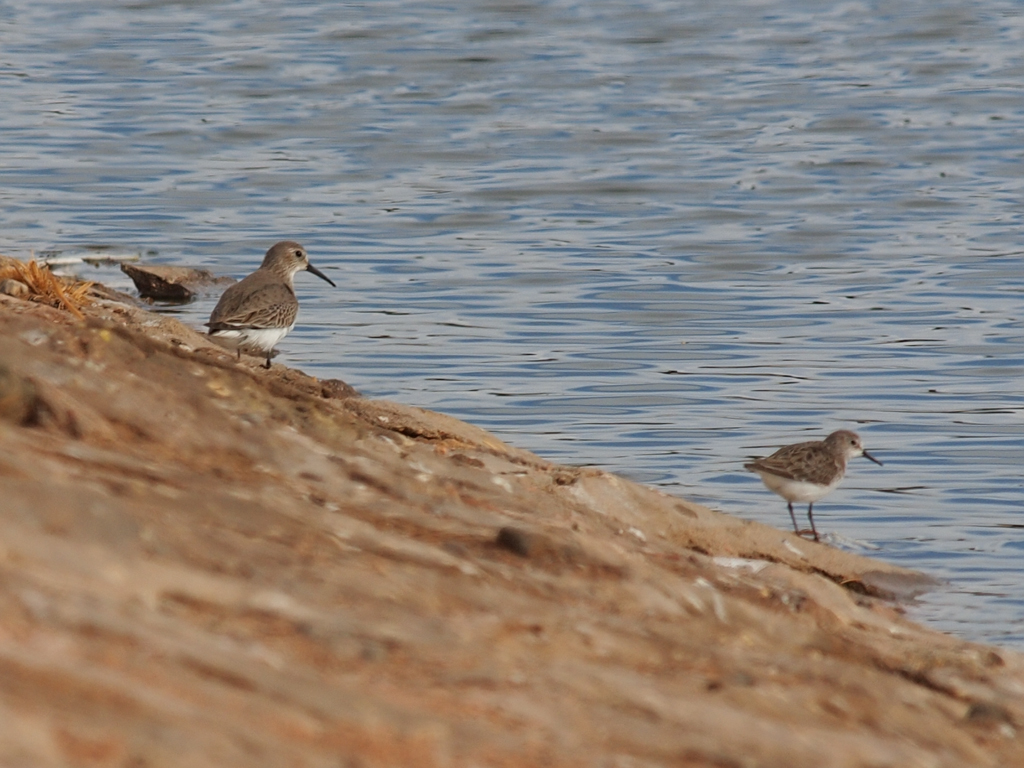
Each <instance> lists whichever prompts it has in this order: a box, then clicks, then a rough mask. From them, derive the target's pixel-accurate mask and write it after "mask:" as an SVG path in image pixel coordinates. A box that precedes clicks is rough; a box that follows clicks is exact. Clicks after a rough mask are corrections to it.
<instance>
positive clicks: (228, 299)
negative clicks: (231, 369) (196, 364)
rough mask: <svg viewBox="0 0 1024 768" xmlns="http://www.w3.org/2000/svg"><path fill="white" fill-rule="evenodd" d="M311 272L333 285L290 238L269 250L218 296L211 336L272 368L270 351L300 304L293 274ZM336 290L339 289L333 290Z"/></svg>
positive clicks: (289, 327) (209, 323)
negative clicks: (262, 359) (251, 271)
mask: <svg viewBox="0 0 1024 768" xmlns="http://www.w3.org/2000/svg"><path fill="white" fill-rule="evenodd" d="M303 270H305V271H306V272H312V273H313V274H314V275H316V276H317V277H319V278H321V279H323V280H326V281H327V282H328V283H330V284H331V285H332V286H334V282H333V281H332V280H331V279H330V278H329V277H327V275H325V274H324V273H323V272H321V271H320V270H319V269H317V268H316V267H314V266H313V265H312V264H310V263H309V255H308V254H307V253H306V249H305V248H303V247H302V246H301V245H299V244H298V243H295V242H292V241H291V240H284V241H282V242H280V243H278V244H277V245H275V246H273V247H272V248H271V249H270V250H269V251H267V255H266V256H264V257H263V263H262V264H260V268H259V269H257V270H256V271H255V272H253V273H252V274H251V275H248V276H247V277H245V278H243V279H242V280H241V281H239V282H237V283H235V284H234V285H232V286H231V287H230V288H228V289H227V290H226V291H224V295H223V296H221V297H220V301H218V302H217V306H216V307H214V308H213V313H212V314H211V315H210V322H208V323H207V324H206V325H208V326H209V327H210V336H211V337H212V338H213V339H215V340H216V341H217V342H218V343H220V344H222V345H224V346H226V347H229V348H231V349H234V350H237V351H238V356H239V357H241V356H242V352H248V353H250V354H253V355H256V356H258V357H265V358H266V363H265V364H264V366H263V367H264V368H269V367H270V358H272V357H273V356H274V347H275V346H276V345H277V343H278V342H279V341H281V339H283V338H284V337H285V336H287V335H288V332H289V331H291V329H292V328H294V327H295V317H296V315H298V313H299V300H298V299H297V298H295V283H294V279H295V273H296V272H302V271H303ZM334 287H337V286H334Z"/></svg>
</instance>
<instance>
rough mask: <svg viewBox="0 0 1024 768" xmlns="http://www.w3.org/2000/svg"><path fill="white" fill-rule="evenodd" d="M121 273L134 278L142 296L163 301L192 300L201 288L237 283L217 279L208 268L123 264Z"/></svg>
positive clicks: (229, 279) (227, 278) (227, 279)
mask: <svg viewBox="0 0 1024 768" xmlns="http://www.w3.org/2000/svg"><path fill="white" fill-rule="evenodd" d="M121 271H122V272H124V273H125V274H126V275H128V277H130V278H131V279H132V282H133V283H135V287H136V288H138V290H139V295H140V296H142V297H143V298H145V299H157V300H159V301H191V300H192V299H193V298H195V295H196V292H197V289H198V288H202V287H205V286H211V285H220V284H224V283H232V282H234V280H232V279H231V278H230V277H214V276H213V274H211V273H210V271H209V270H207V269H193V268H192V267H171V266H163V265H154V266H144V267H142V266H138V265H136V264H122V265H121Z"/></svg>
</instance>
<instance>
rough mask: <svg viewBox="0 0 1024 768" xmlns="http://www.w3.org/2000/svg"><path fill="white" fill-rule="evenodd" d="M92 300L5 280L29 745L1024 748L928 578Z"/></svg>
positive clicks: (493, 755) (138, 756)
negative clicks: (14, 286)
mask: <svg viewBox="0 0 1024 768" xmlns="http://www.w3.org/2000/svg"><path fill="white" fill-rule="evenodd" d="M82 311H83V312H84V313H85V315H86V322H84V323H82V322H80V321H76V320H75V319H74V318H73V317H72V316H71V315H69V314H68V313H66V312H61V311H58V310H56V309H53V308H51V307H48V306H44V305H41V304H38V303H33V302H23V301H18V300H15V299H12V298H10V297H7V296H2V295H0V360H2V361H3V368H2V369H0V414H2V415H3V417H4V418H3V420H2V421H0V492H2V495H0V765H32V766H63V765H118V766H123V765H146V766H149V767H150V768H160V767H161V766H179V765H217V766H246V768H260V767H261V766H268V767H269V766H280V765H302V766H313V767H315V766H337V765H364V766H427V768H431V767H432V766H446V767H447V766H451V767H452V768H457V767H458V766H469V765H479V766H540V765H543V766H554V767H555V768H559V767H561V766H612V765H623V766H625V765H638V766H639V765H644V766H670V765H687V766H752V767H756V768H811V767H812V766H813V768H859V767H861V766H879V767H881V766H892V767H894V768H895V767H897V766H898V767H900V768H902V766H929V767H930V768H953V767H954V766H956V767H958V768H959V767H961V766H971V767H973V766H979V767H980V766H1016V765H1024V740H1022V739H1021V738H1020V735H1019V729H1020V728H1021V727H1022V724H1024V694H1022V691H1024V657H1022V656H1021V654H1018V653H1014V652H1012V651H1009V650H1005V649H999V650H998V652H996V650H995V649H992V648H988V647H985V646H981V645H976V644H972V643H967V642H963V641H960V640H957V639H955V638H952V637H949V636H946V635H943V634H940V633H938V632H934V631H931V630H929V629H926V628H923V627H920V626H917V625H915V624H913V623H912V622H909V621H907V620H906V619H905V618H904V617H903V616H902V615H901V613H900V611H899V610H898V609H897V607H895V606H893V605H891V604H889V603H887V602H884V601H883V600H881V599H879V598H878V597H877V596H875V595H878V594H883V593H899V592H901V591H903V590H904V589H905V588H906V586H907V585H914V584H916V578H917V577H916V576H915V574H913V573H912V572H910V571H907V570H905V569H902V568H898V567H896V566H893V565H889V564H886V563H882V562H878V561H874V560H870V559H868V558H864V557H860V556H857V555H854V554H851V553H847V552H843V551H840V550H836V549H833V548H831V547H829V546H827V545H824V544H817V543H814V542H808V541H804V540H802V539H799V538H798V537H796V536H795V535H794V534H792V533H791V532H786V531H782V530H778V529H775V528H770V527H768V526H765V525H760V524H757V523H751V522H745V521H742V520H738V519H736V518H733V517H730V516H728V515H724V514H721V513H718V512H715V511H713V510H710V509H708V508H706V507H702V506H700V505H697V504H693V503H690V502H687V501H685V500H683V499H680V498H677V497H674V496H669V495H667V494H664V493H661V492H659V491H656V490H654V489H651V488H646V487H644V486H640V485H637V484H635V483H632V482H629V481H627V480H625V479H623V478H619V477H616V476H614V475H611V474H608V473H604V472H600V471H597V470H592V469H586V470H583V469H572V468H568V467H560V466H557V465H554V464H551V463H550V462H547V461H545V460H543V459H542V458H540V457H538V456H535V455H534V454H531V453H529V452H528V451H525V450H522V449H515V448H511V447H509V446H507V445H506V444H504V443H503V442H502V441H501V440H499V439H498V438H497V437H495V436H494V435H490V434H488V433H487V432H485V431H483V430H481V429H479V428H477V427H473V426H471V425H468V424H464V423H462V422H459V421H457V420H456V419H453V418H451V417H448V416H443V415H440V414H434V413H431V412H430V411H425V410H422V409H419V408H414V407H411V406H404V405H400V404H397V403H387V402H382V401H374V400H367V399H364V398H359V397H345V396H343V397H334V396H326V395H328V394H329V393H333V392H339V393H342V394H344V393H345V389H344V386H343V383H340V382H339V383H334V384H327V383H325V382H318V381H317V380H316V379H312V378H311V377H308V376H304V374H302V373H301V372H298V371H287V369H283V368H281V367H275V369H274V370H272V371H269V372H268V371H264V370H262V369H259V368H258V361H257V362H254V363H252V365H247V364H246V363H244V362H243V363H241V364H240V363H237V362H236V361H235V359H234V356H233V355H229V354H227V353H225V352H223V351H222V350H219V349H218V348H216V347H213V346H212V345H211V344H210V343H209V342H208V341H207V340H206V339H205V338H204V337H203V336H202V335H201V334H199V333H197V332H195V331H193V330H191V329H189V328H187V327H185V326H183V325H182V324H181V323H179V322H177V321H176V320H174V319H173V318H172V317H168V316H154V315H152V314H149V313H146V312H144V311H143V310H141V309H138V308H136V307H132V306H127V305H124V304H118V303H115V302H113V301H110V300H107V299H97V300H96V301H95V302H94V303H93V304H92V305H90V306H87V307H84V308H83V310H82ZM279 368H281V370H278V369H279ZM33 403H34V407H35V411H36V413H35V417H32V416H31V414H32V406H33ZM740 460H741V457H739V458H738V460H737V463H739V461H740ZM498 531H506V533H504V534H503V535H502V536H501V539H502V542H503V544H502V546H504V547H505V548H504V549H503V548H502V547H500V546H496V542H497V537H498V534H497V532H498ZM509 550H511V551H512V552H516V551H525V552H526V553H527V555H528V556H527V557H521V556H519V555H518V554H516V555H513V554H510V552H509ZM844 584H848V585H850V588H845V587H844V586H842V585H844Z"/></svg>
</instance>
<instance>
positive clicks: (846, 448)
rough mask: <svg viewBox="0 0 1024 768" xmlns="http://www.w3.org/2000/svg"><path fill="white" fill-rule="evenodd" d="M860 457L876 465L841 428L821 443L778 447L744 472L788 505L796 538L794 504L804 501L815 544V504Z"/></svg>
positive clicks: (859, 443) (812, 441) (857, 442)
mask: <svg viewBox="0 0 1024 768" xmlns="http://www.w3.org/2000/svg"><path fill="white" fill-rule="evenodd" d="M857 456H863V457H864V458H866V459H870V460H871V461H873V462H875V464H878V465H879V466H881V465H882V462H880V461H879V460H878V459H876V458H875V457H874V456H872V455H871V454H870V453H868V452H867V451H865V450H864V446H863V444H861V441H860V437H859V436H858V435H857V433H855V432H850V431H849V430H846V429H840V430H838V431H836V432H833V433H832V434H831V435H829V436H828V437H826V438H825V439H824V440H811V441H810V442H807V443H796V444H795V445H787V446H785V447H784V448H779V450H777V451H776V452H775V453H773V454H772V455H771V456H768V457H767V458H764V459H758V460H757V461H752V462H750V463H749V464H744V465H743V467H744V468H745V469H749V470H750V471H751V472H757V474H759V475H760V476H761V480H762V481H763V482H764V484H765V485H766V486H768V489H769V490H772V491H774V492H775V493H777V494H779V496H781V497H782V498H784V499H785V500H786V501H787V502H789V517H790V519H791V520H792V521H793V528H794V529H795V530H796V534H797V536H799V535H801V534H800V527H799V526H798V525H797V524H796V515H794V514H793V502H794V501H806V502H807V519H808V520H810V521H811V533H813V534H814V540H815V541H818V540H819V539H818V531H817V529H816V528H815V527H814V512H813V510H814V502H816V501H817V500H818V499H821V498H823V497H825V496H826V495H828V494H829V493H831V492H832V491H834V490H835V489H836V488H837V487H838V485H839V483H840V482H841V481H842V479H843V475H845V474H846V462H847V461H848V460H849V459H853V458H856V457H857Z"/></svg>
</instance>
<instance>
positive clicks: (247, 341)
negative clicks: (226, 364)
mask: <svg viewBox="0 0 1024 768" xmlns="http://www.w3.org/2000/svg"><path fill="white" fill-rule="evenodd" d="M294 327H295V323H292V324H291V325H289V326H285V327H283V328H221V329H219V330H216V331H210V335H211V336H215V337H217V338H218V339H219V340H220V341H221V342H222V343H224V344H225V345H226V346H228V347H231V349H237V348H239V347H241V348H242V349H253V350H259V351H260V352H269V351H270V350H272V349H273V348H274V347H275V346H277V343H278V342H279V341H281V339H283V338H284V337H285V336H287V335H288V333H289V332H290V331H291V330H292V329H293V328H294Z"/></svg>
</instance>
